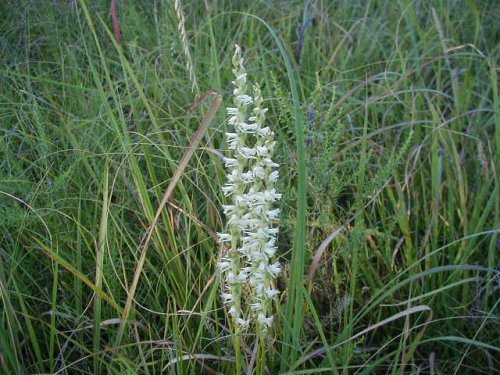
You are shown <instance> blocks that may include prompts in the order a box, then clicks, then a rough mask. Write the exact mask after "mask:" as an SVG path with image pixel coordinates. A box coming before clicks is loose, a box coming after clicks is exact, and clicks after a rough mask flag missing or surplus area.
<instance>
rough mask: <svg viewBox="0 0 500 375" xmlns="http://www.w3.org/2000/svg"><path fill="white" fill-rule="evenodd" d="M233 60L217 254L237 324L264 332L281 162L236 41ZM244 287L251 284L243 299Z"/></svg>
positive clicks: (275, 269)
mask: <svg viewBox="0 0 500 375" xmlns="http://www.w3.org/2000/svg"><path fill="white" fill-rule="evenodd" d="M232 61H233V74H234V76H235V79H234V81H233V85H234V89H233V95H234V99H233V101H234V107H230V108H227V114H228V116H229V119H228V125H229V127H230V128H231V129H230V131H229V132H227V133H226V141H227V146H228V150H229V151H230V155H229V156H228V157H226V158H224V164H225V167H226V171H227V182H226V184H225V186H224V187H223V188H222V191H223V193H224V195H225V196H226V197H227V198H228V199H229V201H230V204H228V205H225V206H224V213H225V215H226V217H227V228H226V233H218V236H219V240H220V242H221V243H224V244H225V245H226V246H227V247H228V250H227V254H226V255H225V256H223V257H221V258H220V260H219V270H220V272H221V274H222V275H223V278H224V280H223V285H224V287H223V293H222V299H223V301H224V303H225V304H226V305H228V307H229V310H228V312H229V315H230V316H232V318H233V320H234V322H235V323H236V325H237V327H240V328H241V329H245V328H247V327H249V325H250V324H254V325H255V326H256V327H258V332H260V333H261V334H266V333H267V331H268V329H269V328H270V327H271V324H272V322H273V317H272V316H271V315H270V313H271V305H272V301H273V299H274V298H275V297H276V295H277V294H279V291H278V290H276V289H274V287H273V280H274V279H275V278H276V277H277V276H278V274H279V272H280V271H281V266H280V264H279V263H277V262H274V261H273V258H274V255H275V252H276V237H277V234H278V228H277V227H276V222H277V220H278V217H279V212H280V210H279V208H276V207H274V205H275V203H276V202H277V201H278V200H279V199H280V198H281V194H279V193H277V191H276V189H275V188H274V184H275V182H276V181H277V179H278V177H279V174H278V171H277V170H276V168H277V167H278V166H279V164H277V163H275V162H274V161H273V160H272V159H271V158H272V155H273V150H274V146H275V143H276V142H275V141H274V133H273V131H272V130H271V129H270V128H269V127H267V126H264V122H265V119H266V112H267V108H263V106H262V105H263V99H262V95H261V91H260V88H259V86H258V85H255V86H254V87H253V93H252V94H253V96H251V95H249V93H248V92H247V91H248V90H247V73H246V70H245V68H244V67H243V59H242V58H241V48H240V47H239V46H238V45H236V51H235V53H234V56H233V60H232ZM243 287H245V288H247V289H249V290H250V292H249V293H248V296H247V299H246V300H244V301H243V300H242V299H243V296H242V288H243Z"/></svg>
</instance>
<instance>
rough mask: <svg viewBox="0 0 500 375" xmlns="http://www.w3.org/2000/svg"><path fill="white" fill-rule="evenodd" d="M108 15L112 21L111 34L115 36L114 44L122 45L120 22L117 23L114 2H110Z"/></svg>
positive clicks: (116, 11) (112, 0)
mask: <svg viewBox="0 0 500 375" xmlns="http://www.w3.org/2000/svg"><path fill="white" fill-rule="evenodd" d="M110 13H111V19H112V20H113V34H114V35H115V41H116V44H122V32H121V29H120V21H118V9H117V6H116V0H111V7H110Z"/></svg>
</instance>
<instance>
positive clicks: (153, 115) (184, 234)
mask: <svg viewBox="0 0 500 375" xmlns="http://www.w3.org/2000/svg"><path fill="white" fill-rule="evenodd" d="M117 4H118V6H119V8H118V10H119V13H118V16H119V21H120V26H121V32H122V35H123V42H122V44H121V45H118V44H117V43H116V42H115V39H114V36H113V27H112V19H111V17H110V13H109V6H110V3H109V1H86V0H78V1H77V0H71V1H50V0H37V1H28V0H24V1H18V0H4V1H2V2H1V3H0V16H1V20H2V21H1V22H2V23H1V26H0V56H1V57H0V59H1V60H0V153H1V158H0V373H5V374H17V373H19V374H22V373H30V374H35V373H56V374H99V373H100V374H125V373H130V374H134V373H144V374H158V373H161V372H162V371H163V372H164V373H175V374H196V373H224V374H231V373H235V371H236V370H237V369H238V368H245V367H249V368H250V369H252V368H257V369H260V371H265V369H264V367H267V371H268V373H270V374H276V373H287V374H308V373H321V372H325V373H334V374H335V373H343V374H354V373H356V374H358V373H359V374H368V373H390V374H392V373H405V374H410V373H411V374H416V373H419V374H467V373H470V374H493V373H495V371H496V370H495V369H498V368H500V363H499V360H498V358H499V356H498V352H499V351H500V349H499V346H500V343H499V334H498V332H499V306H498V301H499V290H500V289H499V287H500V284H499V282H500V279H499V276H498V275H499V273H498V269H499V262H498V253H499V249H500V239H499V237H498V232H499V229H500V223H499V201H498V197H499V165H500V117H499V107H498V103H499V97H498V65H497V64H498V57H499V52H500V50H499V44H498V42H499V28H498V25H499V24H500V20H499V14H500V9H499V6H498V4H497V2H496V1H493V0H492V1H475V0H469V1H465V0H432V1H423V0H415V1H409V0H394V1H370V0H367V1H356V0H350V1H344V0H339V1H328V0H317V1H309V0H308V1H303V0H301V1H299V0H289V1H254V2H248V1H224V0H218V1H205V2H203V1H188V0H185V1H184V2H182V3H181V5H182V9H183V12H184V17H185V30H186V32H187V35H186V36H187V42H188V44H189V49H190V53H191V56H192V57H191V58H192V64H193V70H192V71H191V72H189V69H187V68H186V63H187V57H186V54H185V52H184V47H185V45H183V42H182V35H181V33H180V32H179V29H178V25H179V21H178V17H177V15H176V12H175V8H174V5H173V2H171V1H168V0H154V1H139V0H124V1H119V2H117ZM235 43H238V44H240V45H242V46H243V48H244V50H245V60H246V66H247V69H248V71H249V75H250V77H251V80H254V81H259V82H260V83H261V84H262V86H263V94H264V97H265V98H267V99H266V102H265V104H266V105H267V106H268V107H269V109H270V110H269V124H270V126H272V127H273V129H274V130H275V132H276V133H277V136H278V140H277V141H278V148H279V153H278V155H277V156H276V159H277V160H278V161H279V162H280V163H281V164H282V167H281V168H280V173H281V176H282V179H281V181H280V189H281V191H282V192H283V194H284V198H283V201H282V222H281V233H280V240H279V252H280V261H281V263H282V264H283V265H284V269H285V270H284V272H283V273H282V275H281V277H280V279H279V288H280V289H281V290H282V291H283V292H282V294H281V296H280V304H279V306H278V311H277V315H278V319H277V321H276V325H275V329H274V331H273V333H272V337H273V338H272V339H271V340H270V341H269V342H268V343H266V353H265V354H266V358H263V355H262V353H261V354H260V355H257V357H256V354H255V352H254V351H253V349H254V348H253V341H252V337H251V336H250V337H246V338H245V339H244V340H243V344H244V345H243V347H242V358H239V359H235V358H236V357H235V353H236V350H235V347H234V344H233V343H234V342H233V341H232V340H231V335H230V332H231V327H229V326H228V324H227V320H226V315H225V312H224V310H223V309H222V308H221V306H222V304H221V301H220V298H219V287H218V280H217V278H216V269H215V264H216V261H217V256H218V252H219V249H218V246H217V244H216V243H215V242H214V235H213V234H214V232H216V231H220V230H221V228H222V227H223V225H224V219H223V217H222V215H221V205H222V204H223V202H222V194H221V191H220V187H221V186H222V184H223V182H224V179H225V176H224V169H223V165H222V163H221V160H220V155H221V152H223V151H224V150H223V148H224V142H223V133H224V131H225V129H226V125H227V124H226V123H225V117H226V115H225V113H224V110H223V107H224V105H225V104H228V105H229V103H230V101H231V97H230V93H231V84H230V81H231V79H232V74H231V64H230V59H231V56H232V54H233V51H234V49H233V48H234V44H235ZM280 46H281V47H282V48H281V49H280ZM208 90H217V91H218V92H220V93H221V95H222V98H223V104H222V105H221V107H220V108H219V109H218V111H217V112H216V117H215V119H213V120H212V121H210V120H211V118H210V114H211V112H213V110H214V109H217V108H216V104H217V103H216V102H214V101H213V99H212V97H213V96H215V95H209V96H208V97H207V98H206V99H205V100H204V101H197V99H198V98H199V97H200V96H201V95H202V94H203V93H205V92H207V91H208ZM294 90H295V91H294ZM211 103H215V104H211ZM193 106H194V108H193V109H191V110H190V108H191V107H193ZM203 119H205V122H206V123H205V125H209V127H208V129H207V130H206V132H205V135H204V137H203V139H201V142H200V144H199V145H198V146H197V147H196V149H195V150H194V149H193V150H194V151H195V152H194V154H193V156H192V157H191V158H190V160H189V161H188V164H186V165H185V169H184V171H183V173H182V175H180V179H179V181H178V182H177V184H176V186H175V189H174V191H173V193H172V195H170V196H169V199H168V202H167V204H166V206H165V209H163V210H162V211H161V216H160V217H159V220H158V224H157V226H156V231H155V232H154V234H153V236H152V240H151V243H150V245H149V246H148V248H147V249H146V251H145V252H144V255H145V257H143V258H142V259H143V260H144V265H143V267H141V266H140V261H141V252H142V251H143V248H141V243H143V240H144V236H145V235H146V233H147V231H148V228H150V224H151V223H152V221H153V219H154V216H155V212H156V210H157V208H158V207H159V205H160V202H161V199H162V197H163V195H164V191H165V189H166V188H167V185H168V184H169V183H171V182H172V181H173V179H174V177H175V176H176V172H177V173H178V172H179V171H180V169H179V165H180V160H181V158H182V156H183V155H184V153H185V152H186V150H189V144H190V142H191V140H192V139H193V137H194V134H195V131H196V129H197V128H198V127H199V126H200V123H202V124H203ZM297 144H298V145H299V146H297ZM305 167H307V168H305ZM306 170H307V176H306ZM305 187H307V194H306V191H305V189H304V188H305ZM301 205H302V206H301ZM305 208H306V209H305ZM304 236H305V237H304ZM292 258H293V261H292ZM138 265H139V266H138ZM134 274H135V275H137V277H136V282H137V289H136V290H135V291H133V288H132V285H133V283H134ZM127 298H128V299H129V302H132V303H131V305H130V311H129V312H128V313H127V312H126V311H125V315H124V309H125V310H126V303H127ZM123 316H126V317H127V318H128V320H126V321H125V320H122V319H121V317H123ZM264 360H265V362H264ZM235 361H236V362H235ZM237 362H241V363H237ZM256 362H257V363H256ZM259 365H260V367H259Z"/></svg>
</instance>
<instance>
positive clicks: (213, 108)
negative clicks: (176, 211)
mask: <svg viewBox="0 0 500 375" xmlns="http://www.w3.org/2000/svg"><path fill="white" fill-rule="evenodd" d="M209 94H212V95H215V99H214V101H213V102H212V104H211V105H210V108H209V109H208V113H207V114H206V116H205V117H204V118H203V119H202V121H201V123H200V126H199V127H198V129H197V130H196V132H195V133H194V135H193V137H192V138H191V142H190V143H189V146H188V148H187V150H186V152H185V153H184V155H183V156H182V159H181V160H180V162H179V165H178V167H177V169H176V171H175V173H174V175H173V176H172V180H170V183H169V184H168V186H167V189H166V190H165V193H164V194H163V198H162V200H161V202H160V205H159V206H158V209H157V210H156V214H155V217H154V218H153V221H152V222H151V224H150V226H149V227H148V229H147V232H146V235H145V236H144V240H143V242H142V245H141V253H140V256H139V261H138V262H137V266H136V269H135V272H134V278H133V279H132V284H131V285H130V289H129V291H128V295H127V301H126V302H125V307H124V309H123V313H122V322H121V324H120V328H119V329H118V333H117V335H116V341H115V346H119V345H120V343H121V339H122V337H123V331H124V329H125V325H126V322H127V319H128V316H129V314H130V309H131V307H132V302H133V300H134V296H135V292H136V290H137V285H138V284H139V278H140V276H141V273H142V269H143V268H144V262H145V261H146V254H147V251H148V247H149V243H150V242H151V238H152V237H153V233H154V232H155V230H156V224H157V223H158V220H159V218H160V216H161V213H162V211H163V209H164V208H165V206H166V204H167V202H168V200H169V198H170V196H171V195H172V192H173V191H174V189H175V186H176V185H177V182H179V179H180V178H181V176H182V173H183V172H184V169H185V168H186V166H187V165H188V163H189V160H190V159H191V157H192V156H193V154H194V151H195V150H196V148H197V147H198V145H199V143H200V141H201V139H202V138H203V136H204V134H205V132H206V131H207V129H208V127H209V125H210V124H211V123H212V121H213V120H214V118H215V114H216V113H217V110H218V109H219V107H220V105H221V103H222V97H221V95H220V94H219V93H218V92H217V91H213V90H211V91H209V92H208V93H207V94H205V95H204V96H202V97H201V99H198V100H197V101H196V103H195V107H196V106H198V105H199V104H200V103H201V102H203V100H205V99H206V98H207V97H208V95H209ZM192 108H193V107H191V109H192Z"/></svg>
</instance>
